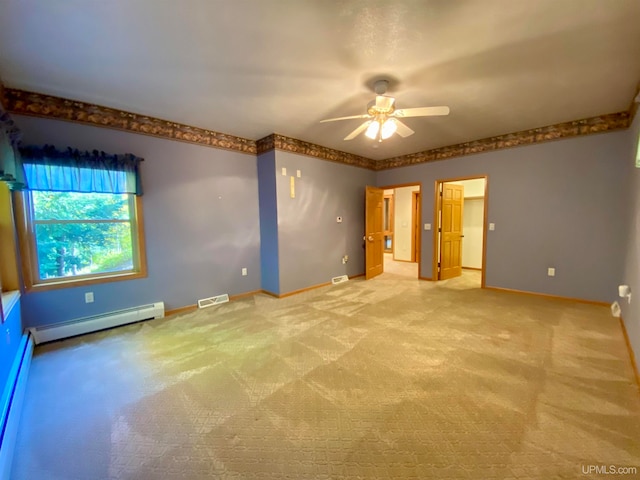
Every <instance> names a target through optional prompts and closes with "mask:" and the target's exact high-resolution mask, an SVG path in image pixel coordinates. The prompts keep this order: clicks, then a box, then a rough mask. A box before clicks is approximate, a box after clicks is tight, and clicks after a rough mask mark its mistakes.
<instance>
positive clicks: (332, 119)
mask: <svg viewBox="0 0 640 480" xmlns="http://www.w3.org/2000/svg"><path fill="white" fill-rule="evenodd" d="M352 118H371V115H367V114H364V115H351V116H350V117H338V118H327V119H326V120H320V123H326V122H337V121H338V120H350V119H352Z"/></svg>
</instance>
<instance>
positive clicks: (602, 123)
mask: <svg viewBox="0 0 640 480" xmlns="http://www.w3.org/2000/svg"><path fill="white" fill-rule="evenodd" d="M630 118H631V116H630V112H628V111H627V112H618V113H611V114H607V115H598V116H597V117H590V118H585V119H582V120H574V121H572V122H564V123H558V124H555V125H547V126H545V127H540V128H532V129H530V130H522V131H520V132H513V133H507V134H504V135H498V136H496V137H489V138H483V139H480V140H473V141H471V142H465V143H459V144H456V145H449V146H446V147H440V148H434V149H431V150H425V151H423V152H417V153H411V154H408V155H401V156H399V157H393V158H388V159H386V160H381V161H380V162H379V164H378V165H377V168H376V170H387V169H390V168H398V167H406V166H409V165H416V164H419V163H426V162H434V161H438V160H446V159H449V158H454V157H463V156H467V155H473V154H476V153H483V152H490V151H494V150H503V149H506V148H512V147H520V146H524V145H532V144H535V143H543V142H549V141H552V140H560V139H562V138H570V137H579V136H583V135H592V134H595V133H604V132H611V131H614V130H624V129H626V128H628V127H629V125H630Z"/></svg>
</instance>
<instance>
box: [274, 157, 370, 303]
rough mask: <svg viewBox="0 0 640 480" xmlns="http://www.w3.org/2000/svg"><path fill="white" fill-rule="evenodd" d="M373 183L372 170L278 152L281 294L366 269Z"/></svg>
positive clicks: (277, 182)
mask: <svg viewBox="0 0 640 480" xmlns="http://www.w3.org/2000/svg"><path fill="white" fill-rule="evenodd" d="M283 167H284V168H286V169H287V175H286V176H283V175H282V168H283ZM297 170H300V172H301V174H302V177H301V178H295V198H291V197H290V188H289V182H290V177H291V176H292V175H293V176H295V175H296V171H297ZM374 184H375V172H373V171H371V170H366V169H363V168H358V167H351V166H347V165H342V164H339V163H332V162H327V161H322V160H316V159H313V158H310V157H307V156H304V155H297V154H293V153H289V152H281V151H276V185H277V195H278V251H279V259H280V260H279V271H280V293H288V292H292V291H294V290H299V289H302V288H306V287H310V286H313V285H319V284H322V283H326V282H328V281H330V280H331V278H332V277H336V276H338V275H350V276H353V275H360V274H362V273H364V249H363V247H362V236H363V235H364V191H365V186H366V185H374ZM338 216H340V217H342V223H338V222H337V221H336V218H337V217H338ZM343 255H348V256H349V261H348V262H347V264H346V265H343V264H342V256H343Z"/></svg>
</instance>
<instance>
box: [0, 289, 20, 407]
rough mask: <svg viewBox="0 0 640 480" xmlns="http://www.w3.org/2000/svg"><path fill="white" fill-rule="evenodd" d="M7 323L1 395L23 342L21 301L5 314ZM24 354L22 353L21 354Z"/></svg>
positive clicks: (1, 344)
mask: <svg viewBox="0 0 640 480" xmlns="http://www.w3.org/2000/svg"><path fill="white" fill-rule="evenodd" d="M5 316H6V318H5V321H4V323H3V324H2V336H1V337H0V338H2V340H1V341H0V386H1V387H0V394H2V392H4V390H5V387H6V385H7V380H8V379H9V371H10V370H11V367H12V366H13V362H14V360H15V359H16V355H17V354H18V347H19V346H20V342H21V340H22V320H21V314H20V300H18V301H17V302H16V303H15V304H14V306H13V308H12V309H11V310H10V311H9V312H5ZM20 353H22V352H20ZM0 400H1V401H0V405H4V402H5V400H6V399H5V398H2V399H0Z"/></svg>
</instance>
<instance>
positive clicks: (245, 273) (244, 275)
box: [242, 268, 247, 277]
mask: <svg viewBox="0 0 640 480" xmlns="http://www.w3.org/2000/svg"><path fill="white" fill-rule="evenodd" d="M242 276H243V277H246V276H247V269H246V268H243V269H242Z"/></svg>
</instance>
